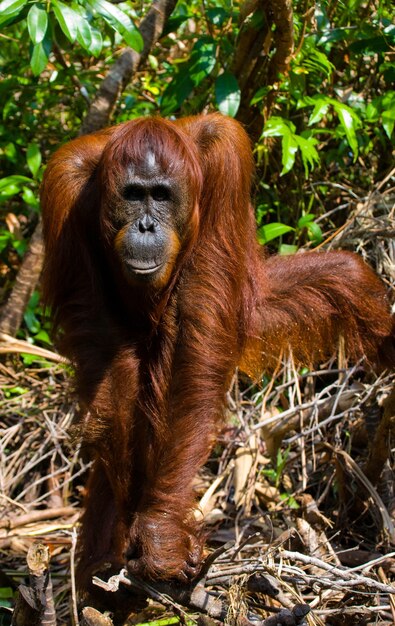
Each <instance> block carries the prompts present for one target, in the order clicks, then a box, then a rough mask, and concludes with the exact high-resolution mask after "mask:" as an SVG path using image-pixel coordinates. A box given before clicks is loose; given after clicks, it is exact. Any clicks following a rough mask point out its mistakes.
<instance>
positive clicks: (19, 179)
mask: <svg viewBox="0 0 395 626" xmlns="http://www.w3.org/2000/svg"><path fill="white" fill-rule="evenodd" d="M32 182H33V181H32V179H31V178H28V177H27V176H19V175H18V174H15V175H13V176H6V177H5V178H0V191H4V189H6V188H7V187H8V186H9V185H16V186H18V187H19V188H20V187H22V185H24V184H25V183H32Z"/></svg>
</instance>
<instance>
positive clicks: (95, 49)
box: [89, 27, 103, 57]
mask: <svg viewBox="0 0 395 626" xmlns="http://www.w3.org/2000/svg"><path fill="white" fill-rule="evenodd" d="M90 28H91V35H92V42H91V45H90V48H89V52H90V53H91V54H93V56H94V57H98V56H99V54H100V52H101V51H102V48H103V38H102V36H101V32H100V31H99V30H97V28H92V27H90Z"/></svg>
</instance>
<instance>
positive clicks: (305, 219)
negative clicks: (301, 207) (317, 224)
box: [298, 213, 314, 228]
mask: <svg viewBox="0 0 395 626" xmlns="http://www.w3.org/2000/svg"><path fill="white" fill-rule="evenodd" d="M313 221H314V215H313V214H312V213H306V215H302V217H300V218H299V219H298V228H304V227H305V226H307V224H309V223H310V222H313Z"/></svg>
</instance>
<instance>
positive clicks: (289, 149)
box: [281, 129, 298, 176]
mask: <svg viewBox="0 0 395 626" xmlns="http://www.w3.org/2000/svg"><path fill="white" fill-rule="evenodd" d="M281 147H282V158H281V163H282V166H283V169H282V170H281V176H282V175H283V174H287V173H288V172H289V171H290V170H291V169H292V168H293V165H294V163H295V156H296V153H297V151H298V142H297V141H296V138H295V135H293V134H292V132H291V131H290V130H289V129H288V131H287V132H284V134H283V136H282V141H281Z"/></svg>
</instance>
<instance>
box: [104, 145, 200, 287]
mask: <svg viewBox="0 0 395 626" xmlns="http://www.w3.org/2000/svg"><path fill="white" fill-rule="evenodd" d="M127 174H128V175H127V179H126V180H125V182H124V184H123V187H122V189H121V190H120V200H119V201H118V202H117V204H116V206H115V207H114V208H113V211H112V221H113V223H114V225H116V228H117V230H118V233H117V235H116V237H115V249H116V252H117V255H118V258H119V259H120V261H121V264H122V268H123V272H124V275H125V277H126V278H127V279H128V280H129V281H131V282H133V283H136V282H145V283H151V284H153V285H154V286H155V285H164V284H166V282H167V281H168V279H169V277H170V275H171V272H172V268H173V265H174V261H175V259H176V257H177V255H178V253H179V251H180V248H181V244H182V240H183V238H184V236H185V228H186V224H187V222H188V219H189V215H190V207H189V204H190V202H189V198H188V194H187V191H186V184H185V182H184V181H182V180H181V181H180V180H177V178H176V177H175V176H172V175H171V174H169V173H168V172H164V171H163V170H162V168H161V166H160V164H159V163H157V161H156V158H155V155H154V154H153V153H152V152H148V153H147V157H146V160H145V162H143V163H142V164H141V165H139V166H131V167H130V168H129V171H128V173H127Z"/></svg>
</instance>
